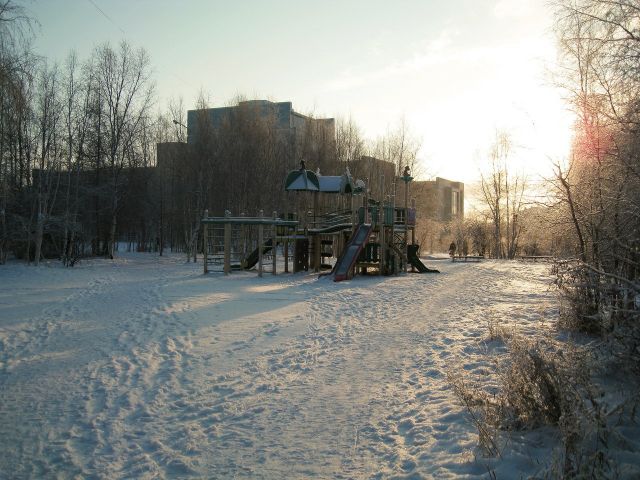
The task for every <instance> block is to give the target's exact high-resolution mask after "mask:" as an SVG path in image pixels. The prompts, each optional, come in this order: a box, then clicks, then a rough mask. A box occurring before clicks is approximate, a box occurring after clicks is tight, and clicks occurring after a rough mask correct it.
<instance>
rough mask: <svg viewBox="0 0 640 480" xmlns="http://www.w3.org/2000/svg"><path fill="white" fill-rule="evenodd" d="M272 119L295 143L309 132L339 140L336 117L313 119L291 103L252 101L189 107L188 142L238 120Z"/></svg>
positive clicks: (281, 131)
mask: <svg viewBox="0 0 640 480" xmlns="http://www.w3.org/2000/svg"><path fill="white" fill-rule="evenodd" d="M256 119H259V120H263V121H266V122H272V125H273V126H274V127H275V129H276V130H277V131H278V133H279V134H280V135H281V136H282V138H284V139H286V140H289V141H291V142H294V141H295V140H301V139H303V138H304V137H305V136H306V135H308V134H313V135H314V137H315V136H319V137H321V138H322V139H323V140H325V139H333V141H335V136H336V125H335V120H334V119H333V118H312V117H309V116H306V115H302V114H301V113H298V112H296V111H295V110H293V106H292V104H291V102H270V101H269V100H248V101H244V102H238V105H234V106H231V107H217V108H207V109H204V110H189V111H188V112H187V143H189V144H192V143H195V142H196V141H197V139H198V136H199V135H200V134H201V132H202V130H203V129H205V128H206V129H212V130H213V131H218V132H219V131H221V130H222V129H223V128H224V127H225V126H232V125H234V123H235V122H242V121H255V120H256Z"/></svg>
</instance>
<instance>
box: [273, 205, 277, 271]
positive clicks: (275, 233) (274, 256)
mask: <svg viewBox="0 0 640 480" xmlns="http://www.w3.org/2000/svg"><path fill="white" fill-rule="evenodd" d="M277 219H278V212H276V211H274V212H273V221H274V222H275V221H276V220H277ZM277 228H278V227H277V226H276V225H275V223H274V225H273V226H272V227H271V230H272V231H271V234H272V235H273V237H272V240H271V255H272V256H271V258H272V259H273V263H272V265H273V266H272V270H271V274H272V275H276V270H277V268H276V247H277V246H278V232H277Z"/></svg>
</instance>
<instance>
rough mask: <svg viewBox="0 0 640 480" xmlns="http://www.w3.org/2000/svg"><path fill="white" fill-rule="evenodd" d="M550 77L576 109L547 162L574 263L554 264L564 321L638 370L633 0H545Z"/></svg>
mask: <svg viewBox="0 0 640 480" xmlns="http://www.w3.org/2000/svg"><path fill="white" fill-rule="evenodd" d="M554 6H555V15H556V17H555V21H556V31H557V35H558V39H559V43H560V49H561V67H562V69H561V71H560V73H559V75H558V81H559V82H561V84H562V85H563V86H564V87H565V89H566V91H567V92H568V95H569V97H570V100H571V103H572V106H573V108H574V111H575V116H576V122H575V137H574V142H573V147H572V150H571V155H570V158H568V159H566V160H564V159H563V160H557V161H555V163H554V168H555V178H554V179H553V181H552V182H551V188H552V193H553V198H554V200H555V202H554V203H553V205H552V207H553V210H554V212H555V216H554V217H553V222H554V223H553V227H554V228H555V229H556V230H557V231H560V232H563V234H564V235H565V236H566V237H567V238H568V239H570V241H571V246H572V248H573V251H574V252H575V256H576V258H577V261H576V262H573V263H570V264H567V265H565V266H561V268H559V272H558V273H559V277H558V282H559V284H560V285H561V287H562V289H563V291H564V292H565V295H566V298H567V299H569V305H570V315H569V316H568V317H567V318H568V321H569V323H570V324H571V325H572V326H574V327H577V328H579V329H581V330H586V331H589V332H591V333H597V334H602V335H603V336H604V338H606V339H608V340H611V341H612V346H613V347H614V352H615V353H616V354H618V355H620V356H623V357H624V358H627V359H630V360H631V363H630V364H631V365H633V366H634V368H635V369H636V371H638V368H639V367H640V354H639V350H638V346H639V345H640V327H639V323H638V320H639V316H640V315H639V312H640V283H639V282H638V275H639V273H640V61H639V59H640V27H639V25H640V2H638V1H637V0H606V1H605V0H561V1H558V2H556V3H555V4H554Z"/></svg>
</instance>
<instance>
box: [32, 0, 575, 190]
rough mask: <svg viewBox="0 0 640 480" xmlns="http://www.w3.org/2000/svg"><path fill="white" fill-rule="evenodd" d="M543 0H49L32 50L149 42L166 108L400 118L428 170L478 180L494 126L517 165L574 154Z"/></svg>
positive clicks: (374, 123)
mask: <svg viewBox="0 0 640 480" xmlns="http://www.w3.org/2000/svg"><path fill="white" fill-rule="evenodd" d="M545 3H546V2H545V0H404V1H403V0H398V1H394V2H392V1H389V0H384V1H379V0H367V1H364V0H363V1H360V0H358V1H349V0H341V1H335V0H322V1H313V2H312V1H304V0H273V1H267V0H264V1H258V0H253V1H250V0H243V1H236V2H230V1H226V2H222V1H213V0H184V1H179V0H173V1H165V0H46V1H45V0H40V1H34V2H33V3H27V6H28V8H29V9H30V10H31V11H32V13H33V15H34V16H35V17H36V18H37V19H38V20H39V22H40V24H41V26H40V28H39V30H38V37H37V40H36V49H37V50H38V51H39V52H40V53H42V54H43V55H45V56H47V57H49V58H50V59H57V60H63V59H64V57H65V56H66V55H67V54H68V52H69V51H70V50H71V49H75V50H76V51H77V52H78V54H79V56H80V57H81V58H86V57H87V56H88V55H89V54H90V53H91V50H92V49H93V47H94V46H95V45H97V44H100V43H103V42H105V41H110V42H112V43H117V42H118V41H120V40H121V39H126V40H127V41H129V42H130V43H131V44H132V45H133V46H136V47H144V48H145V49H146V50H147V51H148V52H149V53H150V55H151V60H152V63H153V66H154V69H155V79H156V83H157V92H158V106H159V107H163V106H164V105H165V103H166V101H167V99H169V98H170V97H179V96H182V97H183V98H184V102H185V106H186V108H193V105H194V102H195V98H196V96H197V94H198V92H199V91H200V90H201V89H202V90H203V91H205V92H206V93H207V94H208V95H209V98H210V100H211V101H212V103H213V105H214V106H219V105H224V104H227V103H228V102H229V101H230V100H232V99H233V97H235V96H236V95H237V94H242V95H244V96H246V97H249V98H268V99H271V100H274V101H292V102H293V107H294V109H295V110H297V111H299V112H301V113H307V112H313V113H314V114H315V115H318V116H327V117H348V116H349V115H351V116H352V117H353V119H354V120H355V121H356V122H357V123H358V124H359V125H360V126H361V127H362V128H363V131H364V133H365V135H366V136H367V137H370V138H375V137H376V136H377V135H381V134H383V133H384V132H385V131H386V130H387V129H388V128H393V127H394V126H396V125H397V124H398V122H399V120H400V119H401V118H402V117H404V118H405V119H406V121H407V123H408V125H409V126H410V128H411V130H412V131H413V133H414V135H416V136H417V137H419V138H420V139H421V140H422V150H421V154H420V157H421V159H422V160H423V171H424V172H426V173H428V174H431V175H440V176H444V177H447V178H450V179H454V180H462V181H466V182H469V181H471V180H473V179H475V178H477V176H478V165H477V160H478V159H480V160H481V159H482V158H483V156H484V155H485V152H486V150H487V148H488V145H489V144H490V143H491V141H492V139H493V136H494V132H495V130H496V129H497V128H499V129H506V130H508V131H510V132H511V133H512V135H513V139H514V142H515V143H516V144H517V145H518V148H517V149H516V151H515V153H514V162H515V161H517V162H518V163H520V164H523V165H525V166H526V168H528V169H529V170H530V171H540V170H544V169H545V168H546V166H547V164H548V160H547V159H546V157H547V156H555V157H557V156H562V155H564V154H566V150H567V145H568V139H569V136H570V127H571V116H570V114H569V113H568V112H567V110H566V107H565V105H564V103H563V101H562V94H563V92H561V91H559V90H557V89H554V88H553V87H551V81H550V79H549V75H548V70H550V69H553V67H554V64H555V61H556V53H555V40H554V36H553V32H552V31H551V23H552V15H551V12H550V11H549V10H548V9H547V7H546V6H545Z"/></svg>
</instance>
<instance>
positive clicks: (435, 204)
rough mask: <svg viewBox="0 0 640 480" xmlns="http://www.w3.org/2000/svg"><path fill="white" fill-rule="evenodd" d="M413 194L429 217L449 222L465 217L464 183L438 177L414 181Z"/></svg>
mask: <svg viewBox="0 0 640 480" xmlns="http://www.w3.org/2000/svg"><path fill="white" fill-rule="evenodd" d="M411 196H412V197H414V198H415V199H416V203H417V205H418V207H419V208H420V209H421V210H422V211H424V212H425V214H426V216H427V218H430V219H431V220H436V221H439V222H449V221H451V220H454V219H456V218H459V219H463V218H464V183H462V182H454V181H451V180H447V179H445V178H440V177H436V179H435V180H430V181H418V182H413V184H412V185H411Z"/></svg>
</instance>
